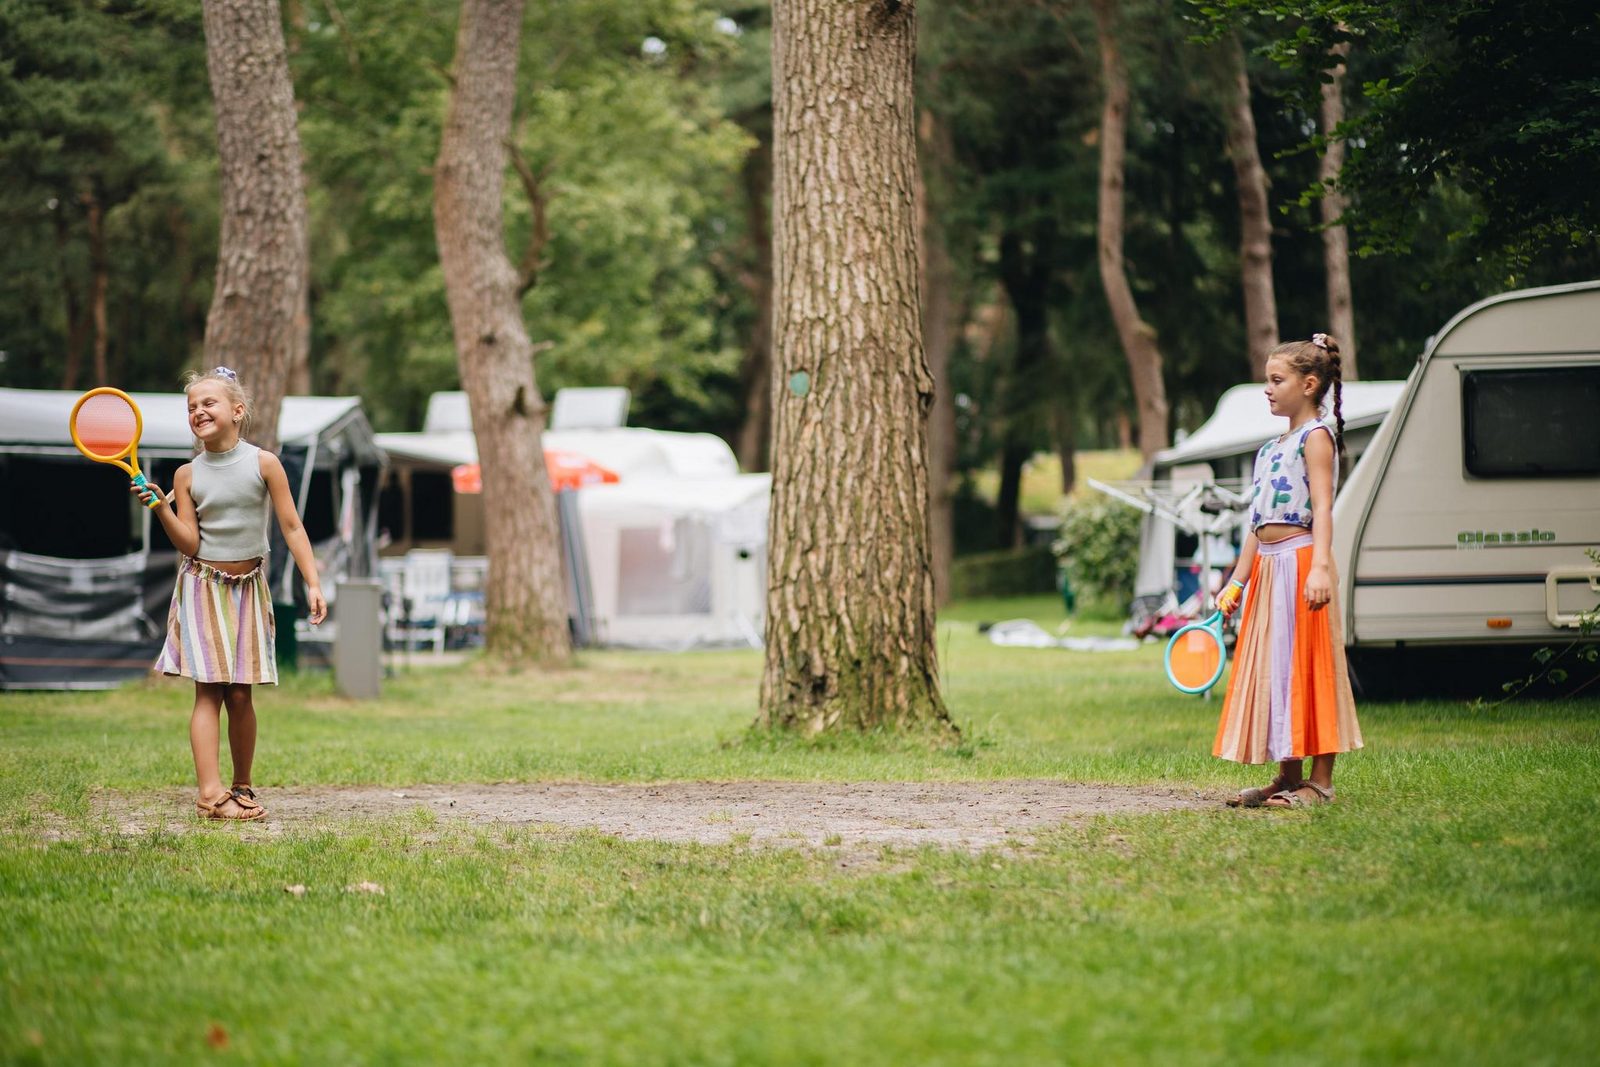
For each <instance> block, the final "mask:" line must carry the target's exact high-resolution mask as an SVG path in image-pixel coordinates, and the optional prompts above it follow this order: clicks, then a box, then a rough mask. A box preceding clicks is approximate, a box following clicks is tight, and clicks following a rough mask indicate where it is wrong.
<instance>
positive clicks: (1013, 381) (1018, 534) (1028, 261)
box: [995, 221, 1056, 548]
mask: <svg viewBox="0 0 1600 1067" xmlns="http://www.w3.org/2000/svg"><path fill="white" fill-rule="evenodd" d="M1055 248H1056V228H1055V225H1054V223H1051V222H1048V221H1047V222H1042V223H1039V224H1037V225H1035V226H1034V227H1033V228H1032V229H1031V230H1030V231H1029V232H1028V233H1022V232H1020V231H1018V230H1017V229H1015V228H1014V227H1010V226H1008V227H1007V229H1006V231H1005V232H1004V233H1002V234H1001V235H1000V285H1001V287H1002V288H1003V289H1005V292H1006V296H1007V297H1008V298H1010V301H1011V310H1012V311H1013V312H1014V313H1015V314H1016V325H1017V330H1016V350H1015V351H1014V352H1013V353H1012V358H1011V367H1010V370H1009V373H1007V375H1006V378H1005V388H1004V390H1003V394H1002V395H1003V396H1004V410H1003V411H1002V413H1001V419H1002V420H1003V426H1002V428H1001V431H1000V489H999V493H998V494H997V498H996V501H995V515H996V520H997V523H998V529H997V531H996V537H997V539H998V541H999V543H1000V547H1001V548H1011V547H1014V546H1018V545H1021V544H1022V541H1023V530H1022V468H1023V466H1024V465H1025V464H1026V463H1027V462H1028V460H1029V459H1030V458H1032V456H1033V453H1034V450H1035V446H1036V445H1037V444H1038V443H1039V441H1040V440H1041V438H1043V437H1045V435H1046V428H1047V423H1048V422H1049V421H1050V418H1051V416H1052V415H1053V413H1052V412H1051V410H1050V409H1051V408H1052V407H1053V405H1054V402H1055V401H1054V399H1053V398H1052V396H1051V395H1050V394H1051V392H1052V390H1051V389H1050V388H1049V385H1050V383H1051V381H1052V379H1053V377H1054V370H1055V368H1054V367H1053V365H1052V364H1053V363H1054V354H1053V352H1052V351H1051V344H1050V299H1051V275H1052V274H1053V273H1054V271H1055V268H1056V255H1055Z"/></svg>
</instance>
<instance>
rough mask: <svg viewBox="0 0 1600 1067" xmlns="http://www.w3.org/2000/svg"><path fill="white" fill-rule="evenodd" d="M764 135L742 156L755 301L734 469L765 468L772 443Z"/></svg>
mask: <svg viewBox="0 0 1600 1067" xmlns="http://www.w3.org/2000/svg"><path fill="white" fill-rule="evenodd" d="M770 138H771V133H770V131H769V133H768V139H767V140H764V141H762V142H760V143H758V144H757V145H756V148H755V150H754V151H753V152H751V153H750V155H749V156H747V157H746V158H745V161H744V172H743V178H744V196H745V229H746V230H747V232H748V233H749V234H750V243H751V246H752V251H753V252H754V253H755V264H754V268H753V269H752V270H750V271H749V272H747V275H746V276H745V277H744V278H743V282H744V287H745V290H746V292H748V293H749V294H750V300H751V302H752V303H753V304H755V308H756V319H755V323H754V325H753V326H752V327H751V329H750V339H749V341H748V342H746V344H745V354H744V363H743V365H742V366H741V367H740V369H739V384H740V385H741V386H742V393H743V395H744V422H743V423H742V424H741V425H740V427H739V440H738V448H737V449H736V452H737V454H738V457H739V469H740V470H744V471H764V470H766V469H767V466H768V462H769V460H768V455H767V453H768V451H769V449H770V447H771V443H772V226H771V217H772V204H771V203H770V199H769V192H770V190H771V189H772V144H771V140H770Z"/></svg>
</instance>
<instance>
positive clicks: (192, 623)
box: [156, 556, 278, 685]
mask: <svg viewBox="0 0 1600 1067" xmlns="http://www.w3.org/2000/svg"><path fill="white" fill-rule="evenodd" d="M275 631H276V621H275V619H274V618H273V614H272V596H271V593H270V592H269V590H268V589H267V572H266V566H265V564H263V565H261V566H258V567H256V569H255V570H253V571H251V572H250V573H249V574H228V573H226V572H224V571H219V570H217V569H216V568H215V567H212V566H209V565H208V564H205V563H202V562H201V561H200V560H197V559H190V558H189V557H187V556H185V557H183V559H182V560H181V561H180V562H179V564H178V581H177V584H176V585H175V586H174V587H173V590H172V606H171V608H170V609H168V612H167V640H166V643H165V644H163V645H162V646H161V655H160V656H158V657H156V670H158V671H160V672H161V673H162V674H177V675H182V676H183V677H185V678H193V679H194V680H195V681H197V682H224V683H227V684H230V685H260V684H269V685H275V684H277V681H278V660H277V652H276V648H275V645H274V638H275V636H276V633H275Z"/></svg>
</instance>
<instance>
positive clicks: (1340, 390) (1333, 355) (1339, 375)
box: [1325, 337, 1350, 489]
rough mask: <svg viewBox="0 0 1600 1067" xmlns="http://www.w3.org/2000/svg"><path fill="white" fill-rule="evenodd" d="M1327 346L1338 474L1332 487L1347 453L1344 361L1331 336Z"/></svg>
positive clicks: (1343, 464) (1336, 486) (1342, 468)
mask: <svg viewBox="0 0 1600 1067" xmlns="http://www.w3.org/2000/svg"><path fill="white" fill-rule="evenodd" d="M1325 343H1326V344H1327V346H1328V377H1330V378H1332V379H1333V425H1334V432H1333V443H1334V447H1335V448H1336V449H1337V450H1338V453H1339V475H1340V478H1336V479H1334V488H1335V489H1338V488H1339V485H1338V483H1339V481H1340V480H1341V479H1342V477H1343V475H1344V473H1345V470H1346V467H1347V464H1348V463H1349V459H1350V457H1349V455H1348V454H1347V453H1346V452H1345V450H1344V410H1343V409H1344V361H1343V360H1342V359H1340V358H1339V342H1338V341H1335V340H1334V339H1333V338H1332V337H1328V338H1326V339H1325Z"/></svg>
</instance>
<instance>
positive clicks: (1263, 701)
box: [1211, 534, 1361, 763]
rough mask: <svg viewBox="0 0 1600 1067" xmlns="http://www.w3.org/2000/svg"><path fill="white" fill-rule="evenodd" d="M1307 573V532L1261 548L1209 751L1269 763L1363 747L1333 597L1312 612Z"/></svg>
mask: <svg viewBox="0 0 1600 1067" xmlns="http://www.w3.org/2000/svg"><path fill="white" fill-rule="evenodd" d="M1310 572H1311V535H1310V534H1303V535H1301V536H1298V537H1288V538H1285V539H1284V540H1282V541H1276V542H1273V543H1272V544H1264V545H1261V546H1260V548H1259V549H1258V551H1257V554H1256V560H1255V566H1254V567H1252V568H1251V571H1250V582H1249V587H1248V588H1247V589H1246V591H1245V599H1244V608H1243V614H1242V615H1241V616H1240V620H1239V640H1238V643H1237V644H1236V645H1235V646H1234V653H1233V675H1232V677H1230V678H1229V679H1228V696H1227V699H1226V700H1225V701H1224V702H1223V705H1222V721H1221V722H1219V723H1218V724H1217V740H1216V743H1215V745H1213V746H1212V749H1211V753H1212V755H1214V756H1219V757H1221V758H1222V759H1227V760H1233V761H1235V762H1237V763H1270V762H1276V761H1278V760H1287V759H1302V758H1304V757H1306V756H1323V755H1328V754H1329V753H1335V752H1349V751H1350V750H1352V749H1357V748H1360V747H1361V725H1360V723H1358V722H1357V721H1356V702H1355V697H1354V696H1353V695H1352V694H1351V692H1350V672H1349V669H1348V667H1347V666H1346V664H1345V658H1344V626H1343V623H1342V621H1341V618H1340V615H1339V602H1338V597H1337V595H1335V596H1334V598H1333V599H1331V600H1329V601H1328V603H1327V605H1326V606H1325V607H1323V608H1322V609H1321V610H1318V611H1312V610H1311V608H1310V606H1308V605H1307V604H1306V598H1305V596H1304V595H1303V594H1302V590H1303V589H1304V588H1305V583H1306V576H1307V575H1308V574H1310ZM1334 584H1335V588H1336V589H1337V585H1338V583H1337V579H1336V580H1335V583H1334Z"/></svg>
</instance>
